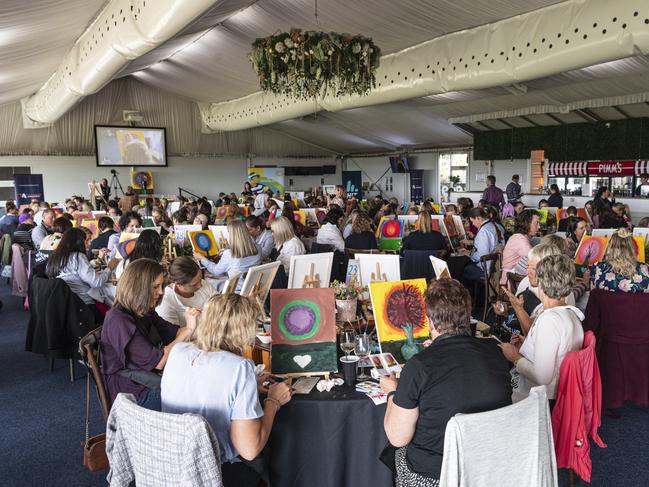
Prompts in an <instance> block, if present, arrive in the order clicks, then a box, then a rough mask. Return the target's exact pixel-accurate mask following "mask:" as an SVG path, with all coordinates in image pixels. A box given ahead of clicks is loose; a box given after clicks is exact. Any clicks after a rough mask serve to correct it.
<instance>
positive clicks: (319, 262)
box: [288, 252, 334, 289]
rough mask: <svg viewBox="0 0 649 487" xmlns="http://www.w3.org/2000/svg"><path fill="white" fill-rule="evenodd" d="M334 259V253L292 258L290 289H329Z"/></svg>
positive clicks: (289, 276)
mask: <svg viewBox="0 0 649 487" xmlns="http://www.w3.org/2000/svg"><path fill="white" fill-rule="evenodd" d="M333 259H334V254H333V252H324V253H321V254H306V255H293V256H291V268H290V270H289V273H288V288H289V289H296V288H305V287H328V286H329V280H330V278H331V266H332V264H333Z"/></svg>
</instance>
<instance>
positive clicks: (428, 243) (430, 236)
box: [402, 211, 447, 250]
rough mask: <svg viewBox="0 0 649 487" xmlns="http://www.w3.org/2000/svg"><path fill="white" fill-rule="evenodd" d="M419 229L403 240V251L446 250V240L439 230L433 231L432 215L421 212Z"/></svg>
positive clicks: (418, 222) (418, 220) (418, 221)
mask: <svg viewBox="0 0 649 487" xmlns="http://www.w3.org/2000/svg"><path fill="white" fill-rule="evenodd" d="M416 226H417V229H416V230H415V231H414V232H410V233H409V234H408V236H407V237H406V238H404V239H403V245H402V249H403V250H446V248H447V247H446V240H444V236H443V235H442V234H441V233H440V232H438V231H437V230H433V225H432V221H431V217H430V213H428V212H427V211H420V212H419V218H417V224H416Z"/></svg>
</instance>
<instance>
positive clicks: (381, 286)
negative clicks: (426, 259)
mask: <svg viewBox="0 0 649 487" xmlns="http://www.w3.org/2000/svg"><path fill="white" fill-rule="evenodd" d="M369 287H370V297H371V299H372V311H373V313H374V322H375V323H376V332H377V335H378V338H379V346H380V348H381V353H391V354H392V355H393V356H394V357H395V358H396V359H397V362H399V363H400V364H402V363H404V362H406V361H407V360H409V359H410V358H411V357H412V356H414V355H415V354H416V353H418V352H419V351H420V350H421V349H422V346H421V343H422V342H423V341H425V340H426V339H428V338H429V335H430V334H429V331H428V323H427V319H426V305H425V303H424V292H425V291H426V279H409V280H405V281H393V282H373V283H370V285H369Z"/></svg>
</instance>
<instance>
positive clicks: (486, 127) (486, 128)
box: [476, 122, 494, 130]
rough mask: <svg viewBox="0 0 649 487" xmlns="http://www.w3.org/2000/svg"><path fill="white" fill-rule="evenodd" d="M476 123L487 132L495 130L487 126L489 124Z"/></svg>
mask: <svg viewBox="0 0 649 487" xmlns="http://www.w3.org/2000/svg"><path fill="white" fill-rule="evenodd" d="M476 123H477V124H478V125H480V127H484V128H485V130H494V129H493V128H491V127H490V126H489V125H487V124H486V123H484V122H476Z"/></svg>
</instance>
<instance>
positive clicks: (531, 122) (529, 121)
mask: <svg viewBox="0 0 649 487" xmlns="http://www.w3.org/2000/svg"><path fill="white" fill-rule="evenodd" d="M521 119H522V120H525V121H526V122H527V123H529V124H530V125H531V126H532V127H540V125H539V124H538V123H536V122H535V121H534V120H532V119H531V118H529V117H526V116H524V115H521Z"/></svg>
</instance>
